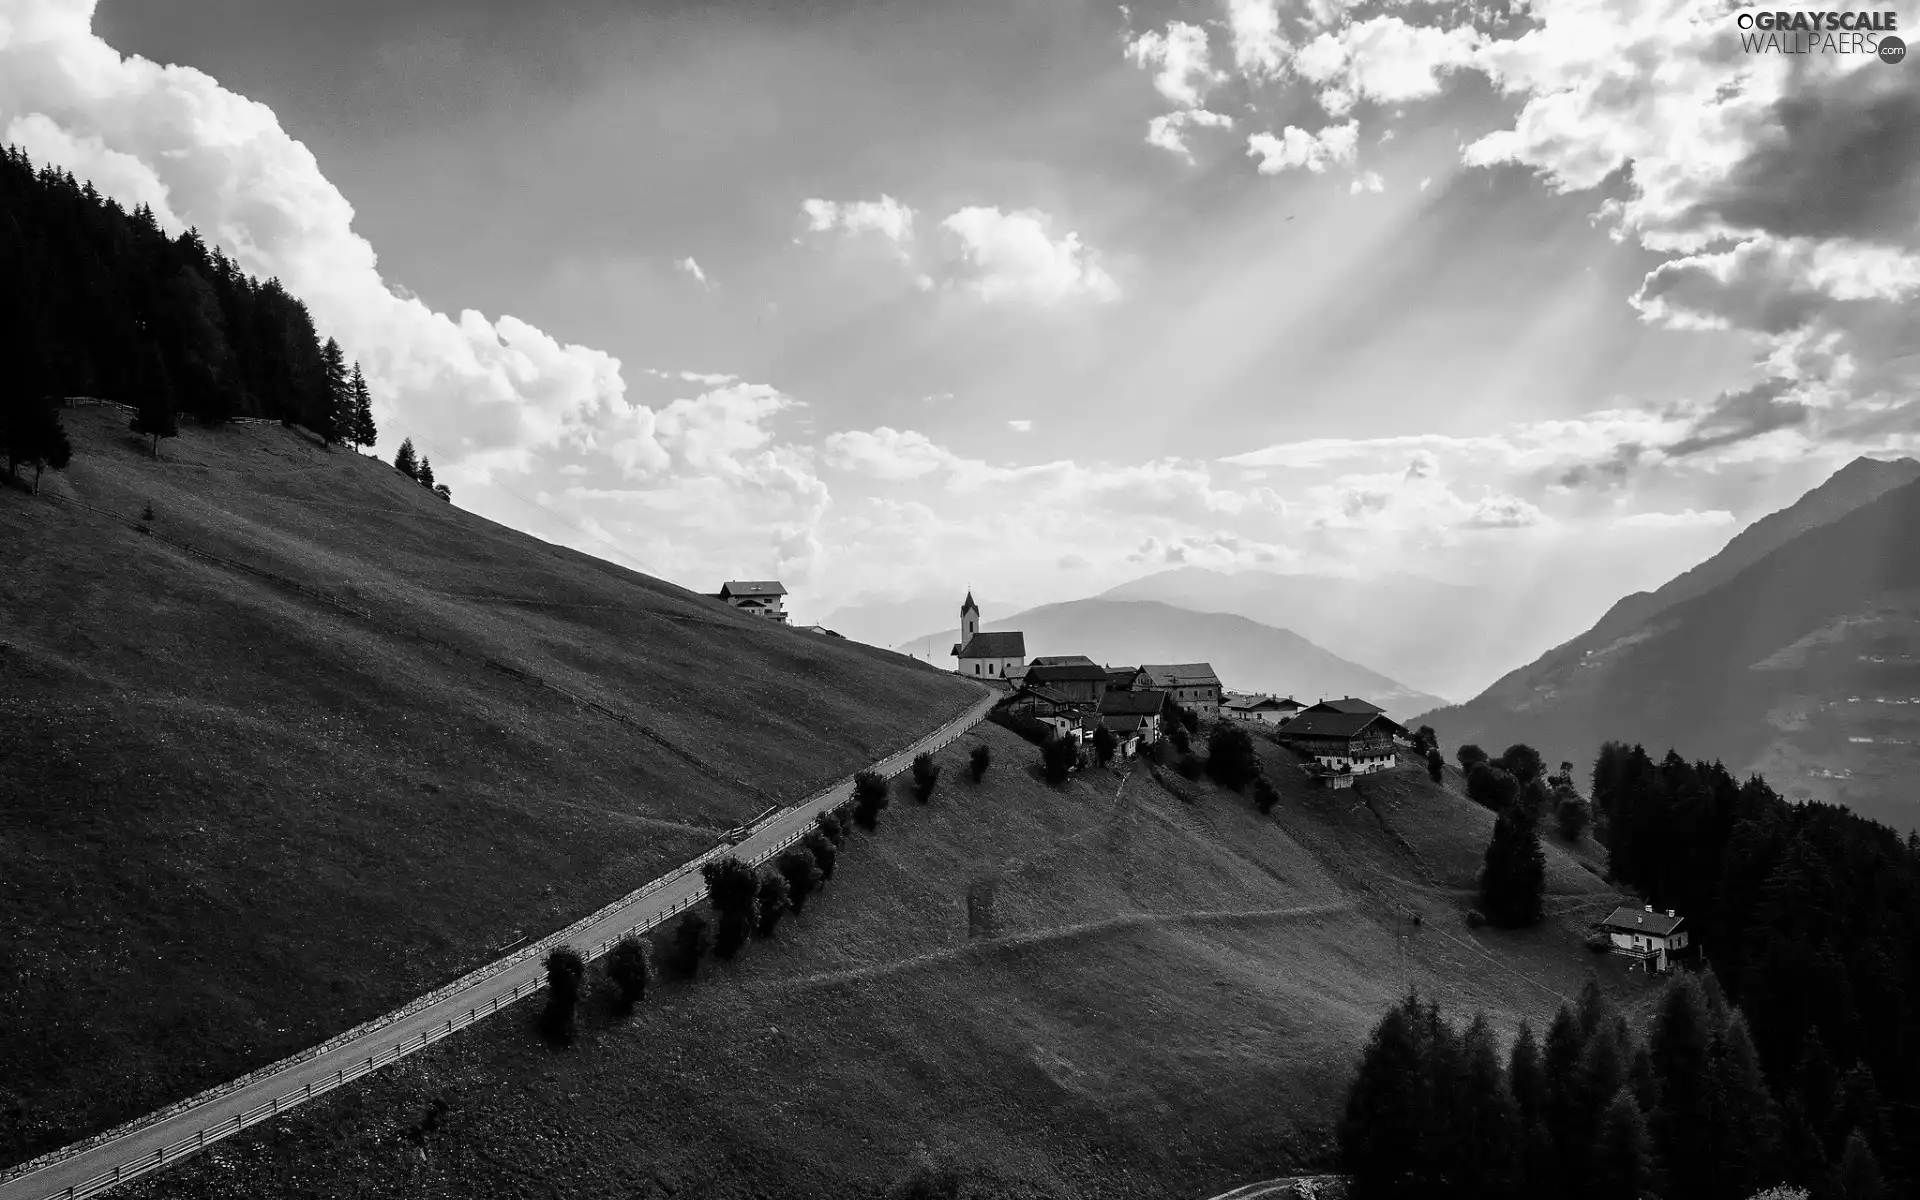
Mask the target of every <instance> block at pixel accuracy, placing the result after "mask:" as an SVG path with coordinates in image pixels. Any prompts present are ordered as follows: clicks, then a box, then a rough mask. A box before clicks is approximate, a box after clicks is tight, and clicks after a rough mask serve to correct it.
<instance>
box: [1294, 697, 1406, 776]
mask: <svg viewBox="0 0 1920 1200" xmlns="http://www.w3.org/2000/svg"><path fill="white" fill-rule="evenodd" d="M1406 736H1407V731H1406V730H1405V729H1404V728H1402V727H1401V726H1400V725H1398V724H1397V723H1395V722H1393V721H1391V720H1388V719H1387V718H1386V717H1385V716H1383V715H1382V714H1380V713H1343V712H1325V711H1321V712H1315V711H1314V710H1313V709H1308V710H1307V711H1305V712H1303V713H1301V714H1300V715H1299V716H1297V717H1295V718H1293V720H1291V721H1288V722H1287V723H1286V724H1285V725H1282V726H1280V728H1279V729H1278V730H1276V731H1275V733H1274V737H1275V738H1277V739H1278V740H1279V741H1280V744H1281V745H1284V746H1287V747H1290V748H1291V749H1292V750H1294V751H1295V752H1296V753H1298V754H1301V755H1303V756H1305V757H1307V758H1310V759H1312V760H1313V762H1314V764H1315V765H1316V766H1317V767H1319V768H1320V769H1322V770H1324V771H1331V772H1334V773H1337V774H1341V775H1371V774H1373V773H1374V772H1376V771H1390V770H1392V769H1393V767H1394V764H1395V761H1396V760H1395V758H1394V750H1393V739H1394V738H1396V737H1406Z"/></svg>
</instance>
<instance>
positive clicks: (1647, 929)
mask: <svg viewBox="0 0 1920 1200" xmlns="http://www.w3.org/2000/svg"><path fill="white" fill-rule="evenodd" d="M1686 920H1687V919H1686V918H1685V917H1682V916H1676V915H1675V914H1674V911H1673V910H1672V909H1670V908H1669V909H1668V910H1667V911H1666V912H1664V913H1660V912H1655V911H1654V909H1653V905H1651V904H1649V905H1647V906H1646V907H1645V908H1644V909H1643V910H1641V911H1639V912H1635V911H1634V910H1633V909H1631V908H1616V909H1614V910H1613V912H1612V913H1611V914H1610V915H1609V916H1608V917H1607V919H1606V920H1604V921H1602V922H1600V923H1599V924H1598V925H1596V926H1595V927H1594V928H1596V929H1598V930H1600V931H1601V932H1602V933H1605V934H1606V935H1607V940H1608V941H1609V942H1610V943H1611V945H1610V946H1609V947H1608V949H1609V950H1611V951H1612V952H1613V953H1615V954H1618V955H1620V956H1621V957H1622V958H1626V959H1630V960H1632V961H1633V962H1636V963H1639V964H1640V965H1642V966H1644V967H1645V968H1646V969H1647V972H1648V974H1658V973H1662V972H1666V971H1671V970H1673V959H1674V956H1675V955H1676V954H1678V953H1679V952H1681V951H1684V950H1685V949H1686V948H1687V945H1688V942H1689V940H1690V939H1689V938H1688V937H1687V930H1686V929H1685V928H1683V926H1684V925H1685V924H1686Z"/></svg>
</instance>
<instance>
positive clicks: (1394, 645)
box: [1100, 567, 1550, 697]
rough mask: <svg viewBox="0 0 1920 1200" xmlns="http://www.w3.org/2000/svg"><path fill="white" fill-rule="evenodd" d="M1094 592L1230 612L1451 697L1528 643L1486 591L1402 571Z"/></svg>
mask: <svg viewBox="0 0 1920 1200" xmlns="http://www.w3.org/2000/svg"><path fill="white" fill-rule="evenodd" d="M1100 598H1101V599H1103V600H1158V601H1160V602H1161V603H1164V604H1171V605H1174V606H1176V607H1178V608H1186V609H1192V610H1193V611H1195V612H1218V613H1234V614H1237V615H1239V616H1242V617H1246V618H1247V619H1249V620H1253V621H1258V622H1260V623H1261V624H1264V625H1272V626H1278V627H1282V628H1286V629H1291V630H1293V631H1294V632H1296V633H1298V634H1299V635H1300V636H1302V637H1304V638H1307V639H1309V640H1311V641H1313V642H1315V643H1317V644H1319V645H1322V646H1332V647H1335V648H1336V649H1338V651H1339V652H1340V653H1341V654H1346V655H1351V656H1353V657H1354V658H1356V659H1359V660H1360V661H1362V662H1366V663H1371V664H1372V665H1373V666H1374V667H1375V668H1377V669H1379V670H1381V671H1384V672H1386V673H1387V674H1388V675H1391V676H1393V677H1394V678H1396V679H1401V680H1405V681H1406V683H1407V684H1408V686H1410V687H1414V688H1419V689H1421V690H1424V691H1429V692H1433V693H1435V694H1438V695H1442V696H1453V697H1461V696H1470V695H1472V694H1473V693H1474V691H1475V690H1477V689H1479V688H1481V687H1484V686H1485V685H1486V682H1487V680H1489V679H1490V678H1492V677H1493V676H1494V675H1495V674H1497V673H1498V672H1499V670H1501V669H1502V667H1503V666H1504V665H1505V664H1507V663H1511V662H1513V661H1514V659H1513V658H1511V657H1505V656H1507V655H1512V654H1513V653H1514V648H1515V646H1516V644H1519V645H1522V646H1524V645H1527V644H1529V643H1528V639H1527V638H1526V637H1525V636H1524V633H1522V632H1519V631H1517V629H1516V622H1519V623H1520V624H1526V623H1528V621H1530V620H1531V619H1532V614H1521V613H1516V612H1515V611H1513V609H1514V608H1517V607H1521V606H1520V605H1518V604H1517V603H1516V604H1514V605H1509V604H1506V603H1503V602H1502V597H1501V596H1500V595H1497V594H1490V593H1489V591H1488V590H1487V589H1482V588H1469V587H1460V586H1458V585H1455V584H1448V583H1440V582H1438V581H1436V580H1432V579H1427V578H1424V577H1422V576H1419V575H1409V574H1405V573H1392V574H1388V575H1384V576H1379V577H1376V578H1372V579H1364V580H1362V579H1346V578H1341V577H1338V576H1331V575H1285V574H1280V573H1278V572H1275V571H1258V570H1255V571H1236V572H1232V573H1227V572H1223V571H1210V570H1207V569H1205V568H1202V567H1180V568H1176V569H1174V570H1171V571H1162V572H1160V573H1158V574H1155V575H1148V576H1146V577H1145V578H1142V579H1135V580H1133V581H1131V582H1129V583H1123V584H1121V585H1120V586H1118V587H1115V588H1109V589H1108V590H1107V591H1105V592H1102V593H1101V594H1100ZM1516 599H1517V598H1516ZM1533 607H1535V608H1536V609H1537V607H1538V606H1533ZM1549 636H1550V635H1549ZM1543 640H1544V639H1543ZM1541 644H1542V641H1532V642H1531V645H1533V646H1538V645H1541ZM1523 652H1524V651H1523Z"/></svg>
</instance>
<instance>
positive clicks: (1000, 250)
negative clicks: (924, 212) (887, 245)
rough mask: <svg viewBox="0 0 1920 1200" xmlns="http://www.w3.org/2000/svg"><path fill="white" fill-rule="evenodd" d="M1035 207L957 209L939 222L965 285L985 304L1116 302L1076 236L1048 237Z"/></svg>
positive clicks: (1113, 288)
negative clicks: (956, 248)
mask: <svg viewBox="0 0 1920 1200" xmlns="http://www.w3.org/2000/svg"><path fill="white" fill-rule="evenodd" d="M1050 225H1051V221H1050V219H1049V218H1048V216H1047V215H1046V214H1045V213H1043V212H1040V211H1038V210H1036V209H1024V210H1021V211H1017V212H1002V211H1000V210H999V209H998V208H984V207H978V206H975V207H969V208H963V209H961V210H960V211H958V212H956V213H954V214H953V215H952V216H950V217H948V218H947V219H946V220H945V221H943V222H941V226H942V228H944V229H946V230H947V231H948V232H949V233H951V234H952V235H953V236H954V237H955V238H957V239H958V240H959V243H960V247H961V255H962V259H963V268H964V273H965V274H966V276H967V277H968V284H969V286H970V287H971V288H972V289H973V291H974V292H975V293H976V294H977V295H979V296H980V298H981V299H983V300H987V301H990V302H992V301H1002V300H1024V301H1031V302H1034V303H1039V304H1057V303H1060V302H1062V301H1065V300H1070V299H1076V298H1082V297H1084V298H1087V299H1091V300H1096V301H1103V302H1104V301H1112V300H1117V299H1118V298H1119V296H1120V288H1119V285H1118V284H1117V283H1115V282H1114V279H1113V277H1112V276H1111V275H1109V274H1107V272H1106V270H1105V269H1104V268H1103V267H1102V266H1101V265H1100V263H1099V261H1098V257H1097V255H1095V253H1094V252H1093V251H1092V250H1091V249H1090V248H1088V247H1087V246H1085V245H1083V244H1082V243H1081V241H1080V236H1079V235H1078V234H1077V233H1071V232H1069V233H1066V234H1063V235H1061V236H1060V237H1058V238H1055V237H1053V236H1051V234H1050V233H1049V227H1050Z"/></svg>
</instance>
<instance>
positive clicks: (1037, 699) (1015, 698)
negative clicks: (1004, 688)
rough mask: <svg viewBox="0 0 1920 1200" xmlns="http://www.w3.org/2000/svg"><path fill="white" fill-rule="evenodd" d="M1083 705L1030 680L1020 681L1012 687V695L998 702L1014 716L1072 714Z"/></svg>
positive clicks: (1038, 716)
mask: <svg viewBox="0 0 1920 1200" xmlns="http://www.w3.org/2000/svg"><path fill="white" fill-rule="evenodd" d="M1085 707H1086V705H1084V704H1080V703H1078V702H1076V701H1074V700H1072V699H1069V698H1068V697H1066V696H1064V695H1062V694H1061V693H1059V692H1058V691H1055V690H1054V689H1053V688H1050V687H1046V686H1045V685H1043V684H1035V683H1031V682H1023V683H1021V684H1020V686H1019V687H1018V688H1015V689H1014V692H1013V695H1011V696H1008V697H1007V698H1006V699H1005V700H1002V701H1001V702H1000V708H1001V710H1002V711H1004V712H1006V713H1008V714H1010V715H1012V716H1016V717H1035V718H1046V717H1062V716H1073V715H1076V714H1078V713H1079V712H1080V711H1081V710H1082V709H1084V708H1085Z"/></svg>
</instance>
